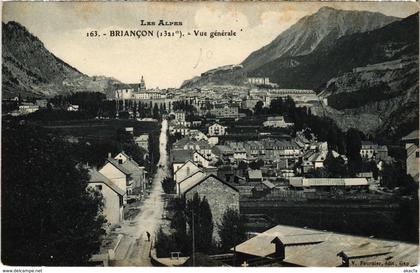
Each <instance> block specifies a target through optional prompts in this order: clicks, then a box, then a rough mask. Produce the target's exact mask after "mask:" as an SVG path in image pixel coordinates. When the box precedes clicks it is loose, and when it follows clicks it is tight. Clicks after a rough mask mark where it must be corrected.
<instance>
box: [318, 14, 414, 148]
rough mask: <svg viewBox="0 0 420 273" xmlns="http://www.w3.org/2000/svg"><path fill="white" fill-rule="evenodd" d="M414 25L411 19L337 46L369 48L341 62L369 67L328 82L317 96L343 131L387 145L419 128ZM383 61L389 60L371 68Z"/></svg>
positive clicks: (347, 39)
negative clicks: (362, 134)
mask: <svg viewBox="0 0 420 273" xmlns="http://www.w3.org/2000/svg"><path fill="white" fill-rule="evenodd" d="M418 20H419V19H418V14H415V15H412V16H410V17H408V18H406V19H404V20H402V21H401V22H395V23H392V24H390V25H389V26H387V27H384V28H383V29H379V30H376V31H373V32H370V33H365V34H360V35H354V36H353V39H352V40H350V39H349V38H346V39H344V40H343V41H341V43H340V44H341V46H342V48H346V47H347V48H349V49H350V45H351V44H353V46H355V48H359V47H358V46H361V45H362V44H366V43H368V44H369V45H370V47H365V48H361V49H360V50H357V51H356V52H357V54H353V57H352V58H351V59H350V58H348V59H346V60H342V61H343V62H344V61H347V62H349V63H351V62H352V61H353V64H354V63H366V62H369V63H370V65H366V66H364V67H358V68H354V69H353V70H352V71H351V72H347V73H343V74H341V75H340V76H338V77H335V78H332V79H331V80H330V81H328V83H327V84H326V87H325V88H324V89H323V90H322V92H321V93H320V94H319V95H320V97H321V98H324V99H327V100H328V106H324V108H323V109H322V110H321V112H323V114H325V115H327V116H329V117H331V118H333V119H334V120H335V121H336V122H337V124H338V125H339V126H340V127H341V128H342V129H344V130H346V129H348V128H351V127H353V128H358V129H360V130H362V131H364V132H368V133H372V134H377V135H379V136H380V137H382V138H385V137H386V138H387V139H392V140H397V139H398V138H400V137H401V136H403V135H404V134H407V133H409V132H410V131H411V130H414V129H416V128H418V116H419V95H418V94H419V50H418V46H419V44H418V38H419V36H418V35H419V33H418ZM344 44H347V46H343V45H344ZM332 56H333V57H334V55H332ZM386 59H392V60H389V61H386V62H381V63H373V62H374V61H377V60H381V61H383V60H386ZM332 60H334V59H332Z"/></svg>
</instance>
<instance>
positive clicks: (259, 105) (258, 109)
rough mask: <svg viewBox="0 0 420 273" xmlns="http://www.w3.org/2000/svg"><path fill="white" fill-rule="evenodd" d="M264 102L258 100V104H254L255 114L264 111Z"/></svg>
mask: <svg viewBox="0 0 420 273" xmlns="http://www.w3.org/2000/svg"><path fill="white" fill-rule="evenodd" d="M263 105H264V103H263V102H262V101H258V102H257V104H255V106H254V112H255V115H260V114H261V112H262V108H263Z"/></svg>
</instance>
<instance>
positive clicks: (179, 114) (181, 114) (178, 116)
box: [174, 110, 185, 122]
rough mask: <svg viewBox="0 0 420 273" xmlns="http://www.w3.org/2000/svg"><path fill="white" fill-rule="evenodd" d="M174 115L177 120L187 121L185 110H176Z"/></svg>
mask: <svg viewBox="0 0 420 273" xmlns="http://www.w3.org/2000/svg"><path fill="white" fill-rule="evenodd" d="M174 115H175V120H176V121H178V122H185V111H181V110H178V111H175V112H174Z"/></svg>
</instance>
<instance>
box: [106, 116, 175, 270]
mask: <svg viewBox="0 0 420 273" xmlns="http://www.w3.org/2000/svg"><path fill="white" fill-rule="evenodd" d="M167 130H168V122H167V120H163V121H162V128H161V133H160V137H159V145H160V146H159V152H160V159H159V163H158V165H160V166H162V167H160V168H158V169H157V171H156V174H155V176H154V177H153V183H152V189H151V192H150V195H149V196H148V197H147V199H146V200H145V201H144V203H143V204H142V206H141V208H140V213H139V214H138V215H137V216H136V218H134V220H132V221H124V223H122V224H121V231H120V233H121V234H123V235H124V237H123V239H122V240H121V243H120V245H119V247H118V249H117V251H116V253H115V261H114V262H113V263H112V264H113V265H114V266H152V264H151V262H150V258H149V251H150V248H151V242H149V241H148V240H147V235H146V231H148V232H149V233H150V234H151V235H152V236H151V237H152V241H153V240H154V238H155V234H156V232H157V230H158V229H159V226H160V225H161V224H162V213H163V205H164V204H163V202H164V201H163V198H162V195H163V190H162V185H161V181H162V180H163V179H164V178H165V177H167V175H168V154H167V151H166V143H167Z"/></svg>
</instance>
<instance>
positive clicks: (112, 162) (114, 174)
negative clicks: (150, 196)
mask: <svg viewBox="0 0 420 273" xmlns="http://www.w3.org/2000/svg"><path fill="white" fill-rule="evenodd" d="M99 172H100V173H101V174H102V175H104V176H105V177H106V178H108V179H109V180H111V181H112V182H113V183H114V184H115V185H117V186H118V187H119V188H120V189H122V190H123V191H124V192H125V193H126V195H125V198H124V203H125V202H126V200H127V195H129V194H131V193H132V190H133V182H134V180H133V178H132V174H131V171H129V170H128V169H127V168H125V167H124V166H123V162H122V160H121V159H119V160H116V159H114V158H112V157H108V158H107V160H106V162H105V164H104V166H103V167H102V168H100V169H99Z"/></svg>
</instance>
